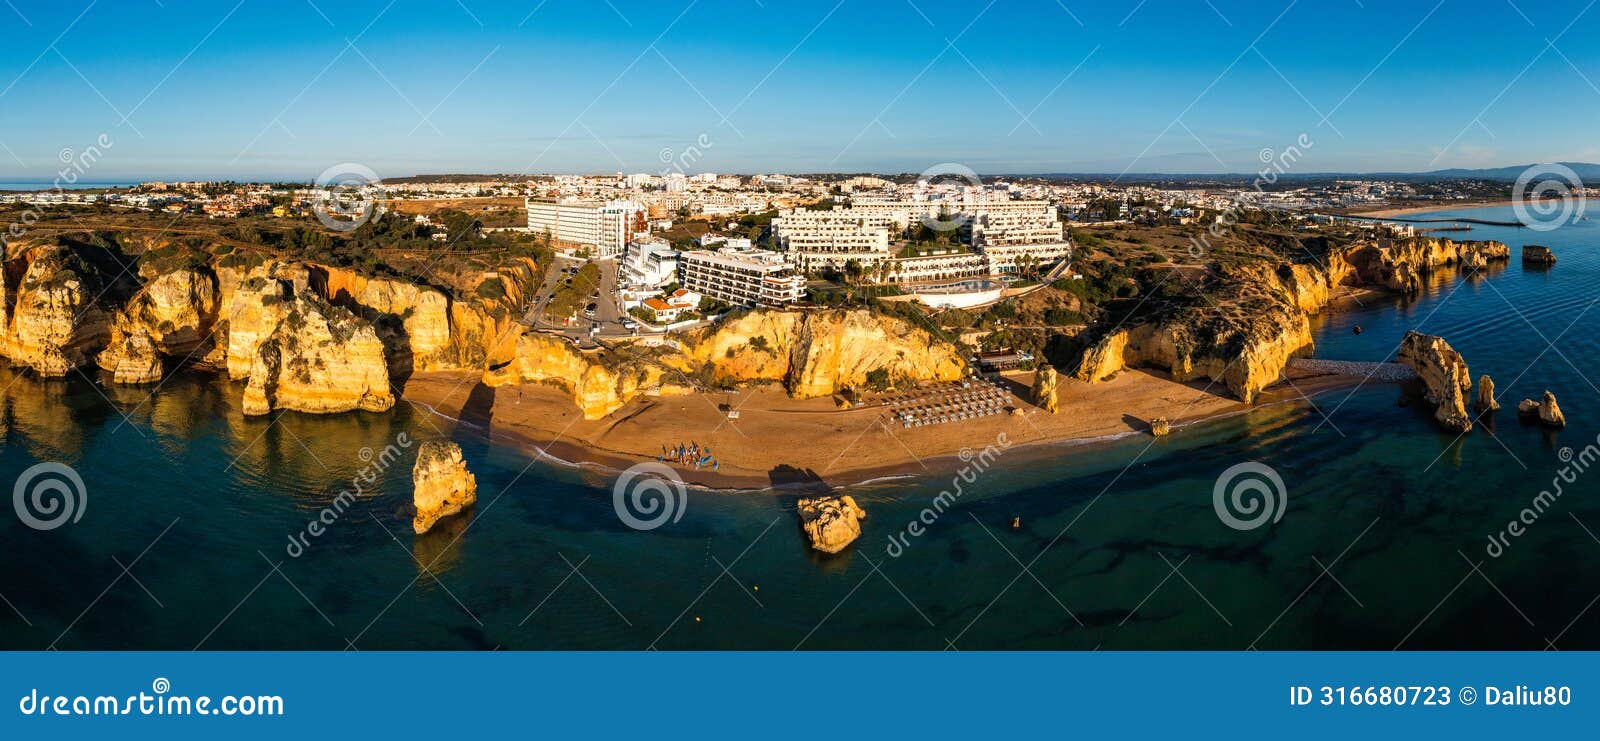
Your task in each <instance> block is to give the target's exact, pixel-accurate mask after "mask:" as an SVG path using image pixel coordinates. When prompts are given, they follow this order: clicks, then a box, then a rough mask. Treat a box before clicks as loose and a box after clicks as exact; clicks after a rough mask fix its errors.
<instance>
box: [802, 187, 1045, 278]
mask: <svg viewBox="0 0 1600 741" xmlns="http://www.w3.org/2000/svg"><path fill="white" fill-rule="evenodd" d="M923 218H931V219H939V220H953V221H954V222H955V223H957V224H959V226H958V228H961V229H963V230H964V231H966V232H968V234H969V237H970V238H969V240H968V241H969V243H970V245H971V251H970V252H969V251H966V250H952V251H950V252H947V253H934V254H928V253H925V254H922V255H919V256H915V257H895V256H894V255H893V253H892V251H891V246H890V244H891V242H892V241H894V240H895V239H896V238H898V237H899V236H900V235H901V234H902V233H904V231H905V229H906V228H908V227H910V226H912V225H913V224H914V223H915V222H916V221H918V220H920V219H923ZM772 233H773V237H774V242H775V243H776V246H777V247H778V249H780V250H783V251H784V252H785V253H786V254H787V255H788V258H789V261H790V263H791V264H793V265H794V266H795V267H796V268H798V269H799V270H801V271H803V272H808V273H811V272H819V271H822V270H828V269H832V270H839V269H842V268H843V267H844V265H845V263H847V262H849V261H851V260H855V261H856V262H858V263H859V264H860V265H861V266H862V268H863V269H865V270H866V272H867V274H868V275H874V276H879V277H881V278H882V280H884V281H886V282H891V283H900V284H915V283H920V282H930V281H940V280H950V279H959V278H971V277H984V276H989V275H1001V274H1005V273H1014V272H1018V270H1020V269H1021V268H1022V267H1024V265H1025V264H1037V265H1040V266H1042V265H1047V264H1049V263H1052V262H1056V261H1058V260H1061V259H1063V258H1066V257H1068V256H1070V255H1071V254H1072V244H1071V243H1070V242H1069V241H1068V240H1067V238H1066V232H1065V229H1064V227H1063V225H1062V223H1061V219H1060V216H1059V215H1058V213H1057V212H1056V207H1055V206H1054V205H1053V204H1051V203H1050V202H1049V201H1042V200H1028V201H1014V200H1010V199H1009V198H1006V197H1004V196H998V195H997V196H992V197H991V196H990V195H988V194H986V193H982V194H976V195H974V194H964V195H963V196H962V197H960V198H951V199H945V200H920V199H919V200H892V199H886V198H875V197H863V198H859V199H856V200H855V201H853V202H852V204H851V206H850V207H849V208H834V209H833V210H830V211H810V210H806V209H793V210H788V211H784V212H782V213H781V214H780V215H779V217H778V218H776V219H773V221H772ZM880 267H882V268H883V271H882V272H880Z"/></svg>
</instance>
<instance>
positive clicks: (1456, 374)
mask: <svg viewBox="0 0 1600 741" xmlns="http://www.w3.org/2000/svg"><path fill="white" fill-rule="evenodd" d="M1397 358H1398V360H1399V361H1400V362H1401V363H1404V364H1406V365H1409V366H1411V368H1412V370H1415V371H1416V372H1417V375H1418V376H1420V377H1421V378H1422V384H1423V395H1422V398H1423V399H1424V400H1425V401H1427V402H1428V403H1429V404H1432V405H1434V412H1433V418H1434V420H1436V421H1437V422H1438V423H1439V426H1440V427H1443V428H1445V429H1446V430H1449V431H1451V432H1467V431H1468V430H1471V429H1472V418H1471V417H1470V416H1468V415H1467V400H1466V397H1467V394H1468V393H1469V392H1471V391H1472V374H1471V372H1470V371H1469V370H1468V369H1467V363H1466V361H1464V360H1462V359H1461V353H1458V352H1456V351H1455V348H1452V347H1450V343H1448V342H1445V341H1444V338H1442V337H1435V336H1433V335H1426V334H1422V333H1420V332H1417V331H1415V330H1413V331H1410V332H1407V333H1406V336H1405V339H1403V340H1401V341H1400V352H1399V353H1398V355H1397Z"/></svg>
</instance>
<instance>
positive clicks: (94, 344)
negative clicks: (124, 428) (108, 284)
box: [0, 246, 111, 377]
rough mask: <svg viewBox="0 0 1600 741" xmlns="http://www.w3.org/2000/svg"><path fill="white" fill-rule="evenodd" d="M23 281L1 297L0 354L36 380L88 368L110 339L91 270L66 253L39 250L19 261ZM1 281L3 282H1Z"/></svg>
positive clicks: (54, 248)
mask: <svg viewBox="0 0 1600 741" xmlns="http://www.w3.org/2000/svg"><path fill="white" fill-rule="evenodd" d="M18 259H19V260H21V261H23V262H24V263H25V264H26V269H25V272H24V273H23V275H22V280H21V281H20V282H19V283H18V284H17V285H16V287H15V288H14V289H13V288H11V287H9V286H7V287H5V289H4V293H5V294H14V295H0V305H4V306H6V307H8V308H7V309H0V319H3V320H4V322H3V323H4V333H3V335H0V355H3V356H5V358H6V359H7V360H10V361H11V362H12V363H16V364H18V365H26V366H28V367H31V368H33V369H34V370H35V371H36V372H38V373H39V375H41V376H56V377H59V376H64V375H66V374H67V373H68V372H70V371H72V370H73V369H75V368H79V367H82V366H84V365H87V364H88V363H89V361H90V358H91V357H92V356H93V355H94V354H95V353H96V352H98V351H99V350H100V348H102V347H104V346H105V344H106V342H108V341H109V340H110V335H111V321H110V315H109V314H108V312H107V311H106V310H105V309H104V308H102V307H101V306H100V303H99V301H100V294H101V286H100V283H99V281H98V280H96V276H95V274H94V270H93V269H92V268H90V267H89V266H88V265H87V264H86V263H84V262H83V260H82V259H80V258H79V257H78V256H77V255H75V254H74V253H73V252H72V251H71V250H70V249H68V248H65V247H59V246H44V247H38V248H35V249H33V250H30V251H28V252H27V253H26V254H24V255H22V256H21V257H19V258H18ZM0 283H3V281H0Z"/></svg>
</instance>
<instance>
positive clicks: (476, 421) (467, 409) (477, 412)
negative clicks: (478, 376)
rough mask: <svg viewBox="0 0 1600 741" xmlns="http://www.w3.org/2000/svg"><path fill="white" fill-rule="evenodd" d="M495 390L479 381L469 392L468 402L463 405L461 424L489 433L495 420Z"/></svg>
mask: <svg viewBox="0 0 1600 741" xmlns="http://www.w3.org/2000/svg"><path fill="white" fill-rule="evenodd" d="M494 397H495V390H494V389H493V388H492V387H490V386H488V385H485V384H484V383H483V382H482V381H479V382H478V383H477V384H476V385H474V386H473V387H472V390H471V391H469V392H467V401H466V403H464V404H462V405H461V416H460V420H461V424H464V425H467V426H469V427H472V428H473V429H476V430H479V431H482V432H488V431H489V424H490V422H491V421H492V420H493V418H494Z"/></svg>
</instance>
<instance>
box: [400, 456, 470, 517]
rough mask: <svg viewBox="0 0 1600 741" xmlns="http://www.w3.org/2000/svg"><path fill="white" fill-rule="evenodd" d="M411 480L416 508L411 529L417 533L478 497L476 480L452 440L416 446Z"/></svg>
mask: <svg viewBox="0 0 1600 741" xmlns="http://www.w3.org/2000/svg"><path fill="white" fill-rule="evenodd" d="M411 481H412V486H413V489H412V493H411V501H412V504H413V505H415V506H416V510H417V511H416V515H415V516H414V517H412V519H411V529H412V530H413V531H414V532H416V534H418V535H421V534H423V533H426V532H428V531H429V530H432V529H433V526H434V524H435V523H437V522H438V521H439V520H440V519H441V518H444V517H449V516H451V515H455V514H459V513H460V512H461V510H463V509H465V508H467V507H470V506H472V504H473V503H474V502H476V501H477V500H478V480H477V478H476V477H474V476H473V475H472V473H471V472H469V471H468V470H467V464H466V461H464V460H462V458H461V446H460V445H457V444H455V443H453V442H446V441H440V440H429V441H428V442H425V443H423V444H422V446H421V447H420V448H419V449H418V450H417V462H416V465H414V466H412V468H411Z"/></svg>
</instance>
